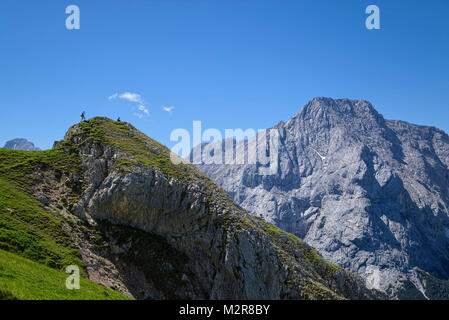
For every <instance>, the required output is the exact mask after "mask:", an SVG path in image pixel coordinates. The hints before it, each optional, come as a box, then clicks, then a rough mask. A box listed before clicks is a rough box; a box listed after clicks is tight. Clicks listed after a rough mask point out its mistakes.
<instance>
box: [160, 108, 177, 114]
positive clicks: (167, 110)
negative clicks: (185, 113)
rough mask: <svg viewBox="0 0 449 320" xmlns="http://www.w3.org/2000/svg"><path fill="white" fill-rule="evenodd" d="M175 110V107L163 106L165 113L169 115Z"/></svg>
mask: <svg viewBox="0 0 449 320" xmlns="http://www.w3.org/2000/svg"><path fill="white" fill-rule="evenodd" d="M174 108H175V107H173V106H171V107H165V106H163V107H162V109H163V110H164V111H166V112H168V113H171V112H172V111H173V109H174Z"/></svg>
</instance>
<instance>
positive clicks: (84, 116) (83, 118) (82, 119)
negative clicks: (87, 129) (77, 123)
mask: <svg viewBox="0 0 449 320" xmlns="http://www.w3.org/2000/svg"><path fill="white" fill-rule="evenodd" d="M81 121H86V111H83V113H81Z"/></svg>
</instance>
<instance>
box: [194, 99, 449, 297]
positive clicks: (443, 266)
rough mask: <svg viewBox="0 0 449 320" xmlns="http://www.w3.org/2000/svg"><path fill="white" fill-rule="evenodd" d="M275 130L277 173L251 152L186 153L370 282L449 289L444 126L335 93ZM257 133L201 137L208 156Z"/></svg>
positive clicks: (247, 203)
mask: <svg viewBox="0 0 449 320" xmlns="http://www.w3.org/2000/svg"><path fill="white" fill-rule="evenodd" d="M273 131H276V132H278V133H279V148H278V153H277V154H272V155H271V156H272V157H273V155H274V156H275V157H274V158H273V159H275V160H276V164H277V167H275V168H276V170H275V172H274V174H271V175H261V174H260V167H263V166H262V165H261V164H259V163H256V164H254V163H249V162H248V161H246V162H245V163H244V164H205V163H204V162H202V159H200V158H198V157H197V156H196V157H193V156H191V158H190V160H191V161H192V162H193V163H195V164H197V166H198V167H199V168H200V169H201V170H202V171H203V172H205V173H206V174H207V175H208V176H209V177H211V178H212V179H214V180H215V181H216V182H217V183H218V184H220V185H221V186H222V187H223V188H224V189H225V190H226V191H227V192H228V193H229V194H230V195H231V196H232V198H233V199H234V200H235V201H236V202H237V203H238V204H240V205H241V206H242V207H243V208H245V209H246V210H247V211H248V212H249V213H250V214H252V215H254V216H258V217H261V218H263V219H265V220H266V221H268V222H272V223H275V224H276V225H277V226H278V227H280V228H281V229H283V230H285V231H287V232H290V233H293V234H295V235H297V236H298V237H300V238H303V239H304V240H305V241H306V242H307V243H308V244H309V245H311V246H313V247H314V248H316V249H317V250H318V252H319V253H320V254H322V255H323V257H324V258H325V259H327V260H330V261H332V262H334V263H336V264H338V265H339V266H341V267H343V268H347V269H349V270H351V271H353V272H356V273H358V274H359V275H360V276H362V277H363V278H364V279H365V280H366V283H367V285H368V286H369V287H371V288H376V289H380V290H382V291H384V292H386V293H388V294H390V295H391V296H392V297H395V298H429V299H432V298H434V299H441V298H449V290H447V288H448V282H447V281H446V279H448V278H449V210H448V207H449V170H448V168H449V137H448V135H447V134H446V133H444V132H443V131H441V130H439V129H437V128H434V127H426V126H418V125H414V124H410V123H407V122H404V121H391V120H386V119H384V117H383V116H382V115H380V114H379V113H378V112H377V111H376V110H375V109H374V108H373V106H372V105H371V104H370V103H369V102H367V101H361V100H348V99H339V100H333V99H330V98H315V99H313V100H312V101H310V102H309V103H307V105H305V106H304V107H303V108H302V110H301V111H300V112H299V113H298V114H296V115H295V116H293V117H292V118H291V119H290V120H288V121H287V122H279V123H278V124H277V125H275V126H274V127H273V128H271V129H269V130H267V132H268V133H269V132H273ZM264 134H265V133H264ZM260 135H261V134H259V136H260ZM256 142H257V136H256V137H253V138H251V139H248V140H245V141H240V142H235V141H233V143H229V144H225V143H224V142H222V141H219V142H214V143H211V144H209V145H208V144H203V145H202V147H203V150H202V151H203V157H204V153H205V152H208V153H210V154H213V153H214V152H218V151H221V152H223V151H224V153H223V154H225V153H226V156H229V153H228V152H230V153H231V155H232V156H233V157H234V154H233V152H234V151H235V150H239V149H237V148H239V147H242V148H243V149H240V150H246V151H248V150H254V149H251V148H252V146H254V145H255V144H256ZM196 151H198V150H196ZM270 152H272V151H270ZM192 154H198V155H201V153H200V152H196V153H195V149H194V152H193V153H192ZM238 157H241V155H238ZM234 159H235V157H234Z"/></svg>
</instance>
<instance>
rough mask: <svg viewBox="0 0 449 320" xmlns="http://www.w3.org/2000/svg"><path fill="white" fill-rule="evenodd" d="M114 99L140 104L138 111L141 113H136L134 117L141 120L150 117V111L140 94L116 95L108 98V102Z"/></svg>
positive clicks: (125, 93) (126, 93)
mask: <svg viewBox="0 0 449 320" xmlns="http://www.w3.org/2000/svg"><path fill="white" fill-rule="evenodd" d="M114 99H122V100H126V101H129V102H133V103H137V104H138V105H137V110H139V112H136V113H134V115H135V116H137V117H138V118H139V119H142V118H143V117H144V116H149V115H150V111H149V110H148V108H147V107H146V106H145V103H144V100H143V98H142V96H141V95H140V94H138V93H133V92H124V93H114V94H113V95H112V96H109V97H108V100H114Z"/></svg>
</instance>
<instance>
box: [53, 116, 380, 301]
mask: <svg viewBox="0 0 449 320" xmlns="http://www.w3.org/2000/svg"><path fill="white" fill-rule="evenodd" d="M54 148H55V150H64V151H65V152H66V153H67V154H78V155H79V157H80V168H79V170H78V171H77V172H78V174H74V173H72V174H70V175H68V176H67V181H66V183H65V184H66V185H72V186H74V187H73V188H74V189H75V190H79V191H77V192H79V195H80V196H79V197H78V198H77V199H74V201H73V203H72V204H70V205H69V208H68V209H67V210H66V211H67V212H66V215H67V216H70V215H71V213H70V212H73V214H74V215H75V216H76V217H78V218H80V219H82V220H84V221H88V222H89V226H90V227H92V226H95V227H96V228H97V230H99V231H100V232H101V233H102V235H103V237H102V240H101V241H100V248H98V246H94V245H92V240H91V239H90V240H89V239H87V240H86V239H85V238H83V235H80V232H77V231H76V230H78V229H79V228H77V227H74V226H73V225H74V222H73V221H72V222H71V223H70V224H69V225H71V226H70V227H69V228H70V230H71V233H72V236H73V237H76V238H77V241H76V242H77V244H78V246H79V247H80V248H81V251H82V255H83V260H84V261H85V262H86V264H87V271H88V274H89V276H90V278H91V279H93V280H96V281H97V282H99V283H103V284H105V285H107V286H115V289H117V290H120V291H122V292H125V293H130V294H132V295H133V296H134V297H138V298H155V299H164V298H182V299H341V298H348V299H372V298H379V297H382V296H381V295H380V294H379V293H377V292H375V291H371V290H369V289H367V288H366V287H365V286H364V284H363V281H361V279H360V278H358V276H355V275H354V274H351V273H349V272H347V271H345V270H344V269H342V268H340V267H337V266H335V265H333V264H330V263H328V262H326V261H325V260H324V259H323V258H322V257H321V256H320V255H318V254H317V253H316V251H315V250H313V249H312V248H311V247H309V246H308V245H307V244H305V243H304V242H303V241H302V240H300V239H298V238H296V237H295V236H293V235H291V234H288V233H286V232H283V231H281V230H280V229H278V228H276V227H274V226H272V225H270V224H268V223H266V222H265V221H263V220H259V219H255V218H253V217H251V216H249V215H248V214H247V213H246V212H245V211H244V210H243V209H242V208H240V207H239V206H238V205H236V204H234V203H233V202H232V201H231V200H230V198H229V197H228V195H227V194H226V192H224V191H223V190H222V189H221V188H220V187H218V185H216V184H215V183H213V182H212V181H211V180H210V179H209V178H207V177H206V176H205V175H204V174H203V173H201V172H200V171H199V170H198V169H196V168H195V167H194V166H192V165H190V164H179V165H174V164H172V163H171V161H170V159H169V151H168V150H167V149H166V148H165V147H163V146H161V145H160V144H158V143H157V142H155V141H154V140H152V139H150V138H148V137H146V136H144V135H143V134H142V133H141V132H139V131H138V130H136V129H135V128H134V127H132V126H131V125H129V124H126V123H116V122H113V121H111V120H108V119H105V118H95V119H92V120H90V121H88V122H83V123H81V124H78V125H75V126H74V127H72V128H71V129H70V130H69V131H68V133H67V134H66V137H65V139H64V140H63V141H60V142H57V143H55V147H54ZM78 200H79V201H78ZM78 218H77V219H78ZM70 219H72V218H70ZM72 220H73V219H72ZM86 241H87V244H86ZM89 243H91V244H89ZM105 274H106V275H111V274H115V278H116V279H117V281H115V284H111V281H109V282H108V280H107V279H106V278H107V277H105ZM133 277H134V278H133Z"/></svg>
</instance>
